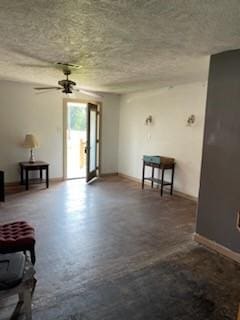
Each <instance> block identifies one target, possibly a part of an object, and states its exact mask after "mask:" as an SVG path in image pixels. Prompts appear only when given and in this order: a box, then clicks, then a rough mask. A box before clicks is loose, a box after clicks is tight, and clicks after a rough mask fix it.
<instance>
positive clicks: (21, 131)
mask: <svg viewBox="0 0 240 320" xmlns="http://www.w3.org/2000/svg"><path fill="white" fill-rule="evenodd" d="M78 98H79V97H78ZM80 98H81V97H80ZM84 98H85V99H86V96H85V97H84ZM118 112H119V96H117V95H104V98H103V116H102V145H103V147H102V149H103V150H102V169H103V172H104V173H108V172H116V171H117V160H116V153H117V152H116V150H117V148H118V146H117V144H118ZM26 133H34V134H35V135H36V137H37V138H38V140H39V142H40V148H39V149H37V150H36V158H37V159H39V160H40V159H41V160H45V161H47V162H49V163H50V178H56V177H62V176H63V95H62V94H61V93H59V92H55V91H52V92H48V93H44V94H36V92H34V90H33V85H30V84H23V83H17V82H10V81H1V82H0V169H1V170H4V171H5V175H6V181H7V182H11V181H18V180H19V173H18V162H19V161H24V160H28V157H29V150H27V149H24V148H22V146H21V144H22V142H23V139H24V137H25V134H26ZM106 145H107V147H106ZM111 149H112V150H113V151H114V152H113V153H111V152H109V150H111Z"/></svg>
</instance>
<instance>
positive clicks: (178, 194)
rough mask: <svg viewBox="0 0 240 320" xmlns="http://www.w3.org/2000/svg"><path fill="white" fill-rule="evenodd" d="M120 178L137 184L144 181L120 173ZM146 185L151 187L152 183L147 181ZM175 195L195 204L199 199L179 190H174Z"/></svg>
mask: <svg viewBox="0 0 240 320" xmlns="http://www.w3.org/2000/svg"><path fill="white" fill-rule="evenodd" d="M118 175H119V177H122V178H125V179H128V180H131V181H134V182H136V183H139V184H142V180H141V179H139V178H135V177H132V176H128V175H126V174H123V173H118ZM144 183H145V184H148V185H151V182H150V181H145V182H144ZM173 193H174V194H175V195H177V196H179V197H182V198H185V199H188V200H192V201H195V202H198V198H197V197H194V196H191V195H189V194H186V193H183V192H180V191H178V190H175V189H173Z"/></svg>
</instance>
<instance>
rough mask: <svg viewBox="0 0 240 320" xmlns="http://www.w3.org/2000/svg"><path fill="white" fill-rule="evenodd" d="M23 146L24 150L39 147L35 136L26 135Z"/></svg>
mask: <svg viewBox="0 0 240 320" xmlns="http://www.w3.org/2000/svg"><path fill="white" fill-rule="evenodd" d="M23 146H24V148H28V149H34V148H37V147H38V141H37V139H36V137H35V136H34V135H33V134H26V136H25V140H24V143H23Z"/></svg>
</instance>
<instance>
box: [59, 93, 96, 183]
mask: <svg viewBox="0 0 240 320" xmlns="http://www.w3.org/2000/svg"><path fill="white" fill-rule="evenodd" d="M64 100H65V101H64V178H65V179H80V178H86V181H87V182H89V181H91V180H92V179H94V178H95V177H97V176H98V175H99V162H100V157H99V153H100V146H99V145H100V117H99V115H100V104H95V103H88V102H84V101H78V100H73V99H71V100H70V99H69V100H67V99H64Z"/></svg>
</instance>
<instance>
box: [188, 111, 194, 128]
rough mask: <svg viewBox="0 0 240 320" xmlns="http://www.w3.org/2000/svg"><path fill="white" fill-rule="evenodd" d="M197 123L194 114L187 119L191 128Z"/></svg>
mask: <svg viewBox="0 0 240 320" xmlns="http://www.w3.org/2000/svg"><path fill="white" fill-rule="evenodd" d="M195 121H196V117H195V115H194V114H191V115H190V116H189V117H188V119H187V126H188V127H191V126H192V125H193V124H194V123H195Z"/></svg>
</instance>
